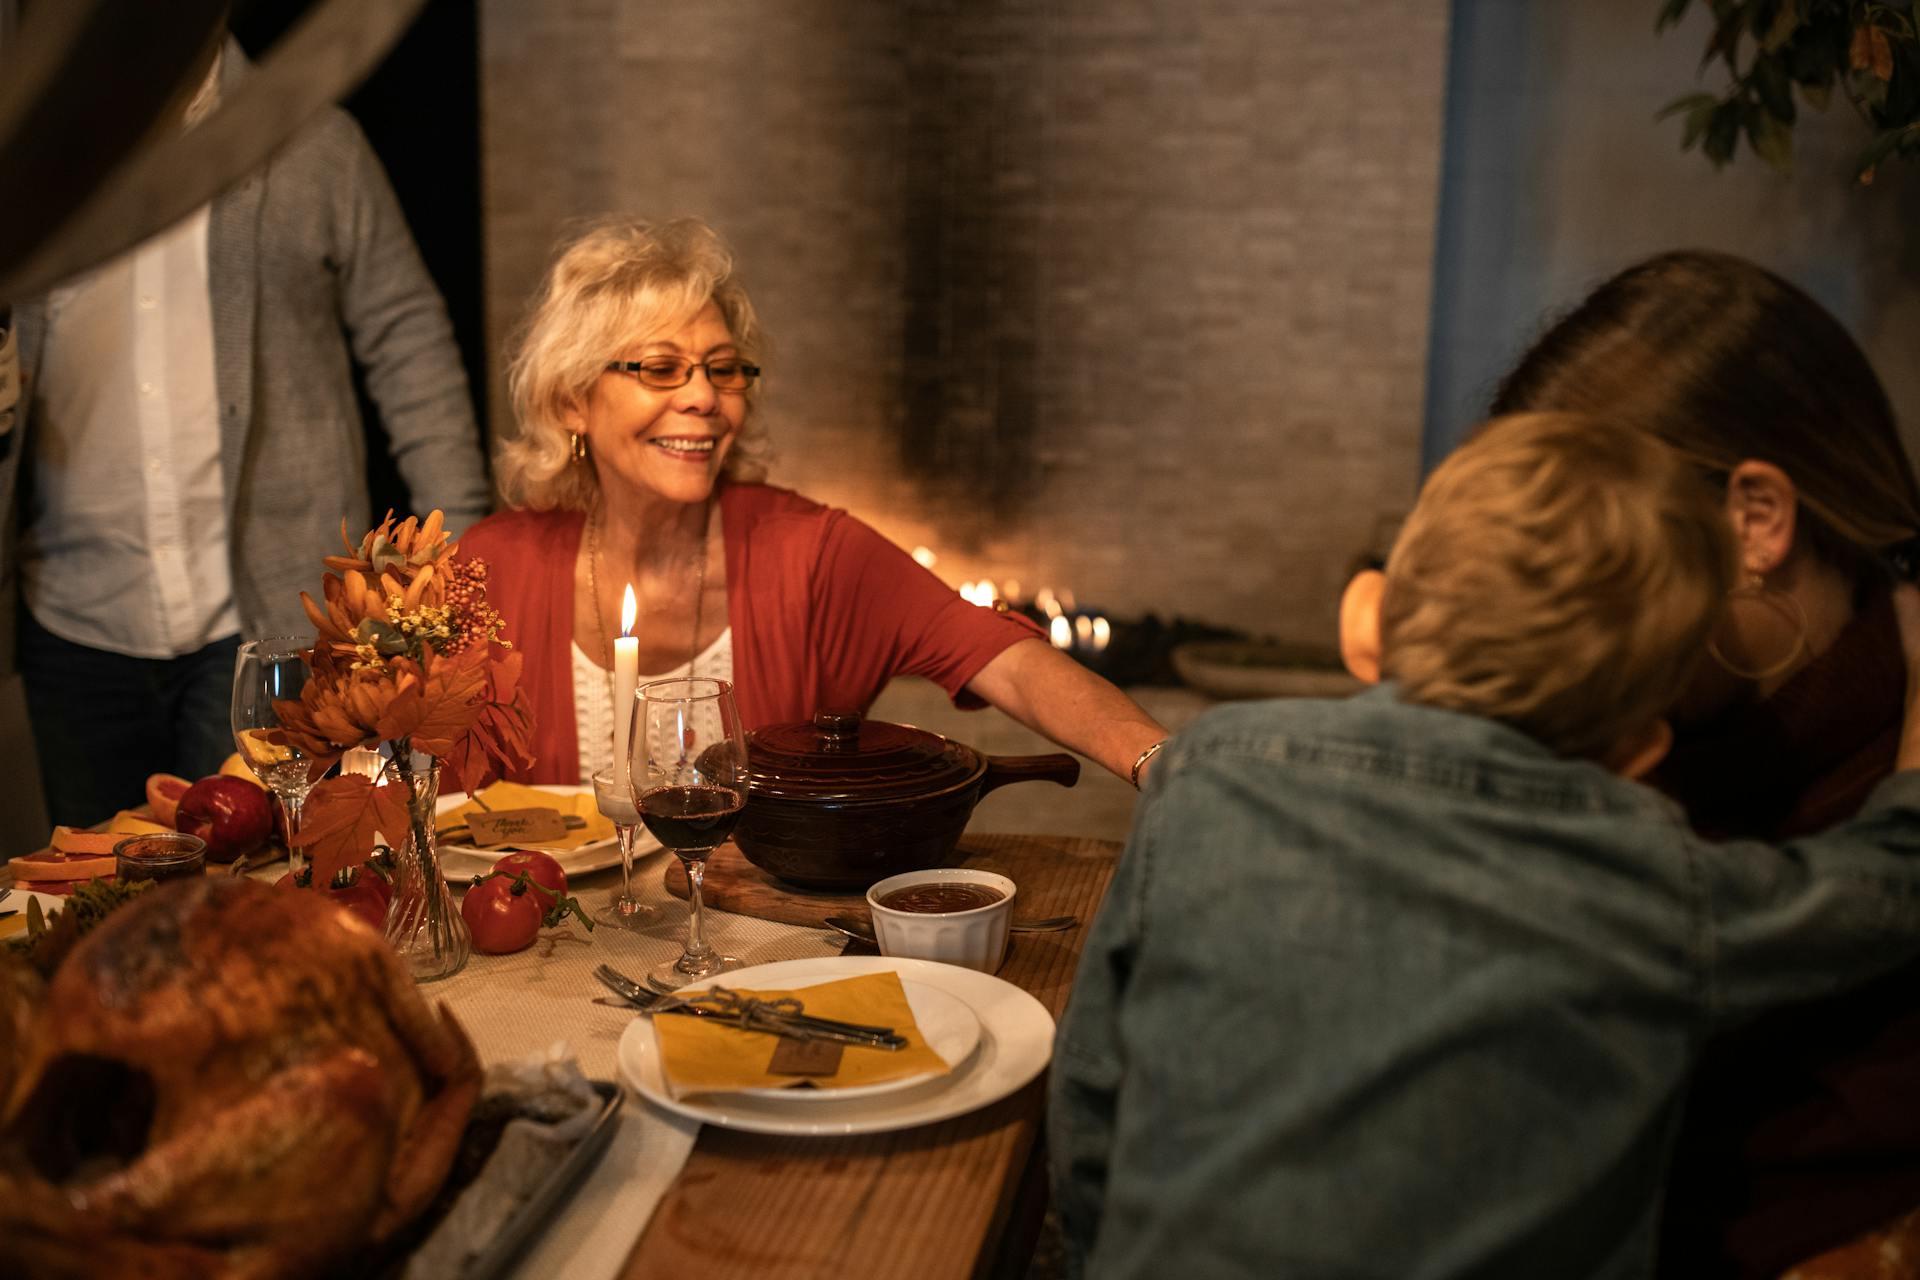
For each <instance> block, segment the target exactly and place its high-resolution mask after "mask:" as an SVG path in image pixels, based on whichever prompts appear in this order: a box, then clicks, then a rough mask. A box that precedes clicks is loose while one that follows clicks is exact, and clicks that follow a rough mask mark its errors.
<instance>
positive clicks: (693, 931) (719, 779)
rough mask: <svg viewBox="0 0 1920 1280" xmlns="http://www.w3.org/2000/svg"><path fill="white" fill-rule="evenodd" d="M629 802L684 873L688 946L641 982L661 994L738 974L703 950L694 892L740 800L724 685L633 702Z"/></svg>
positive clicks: (699, 681) (741, 758)
mask: <svg viewBox="0 0 1920 1280" xmlns="http://www.w3.org/2000/svg"><path fill="white" fill-rule="evenodd" d="M628 740H629V741H630V742H631V743H632V744H633V749H632V750H633V802H634V808H636V809H638V810H639V811H640V821H641V822H643V823H645V824H646V828H647V830H649V831H651V832H652V833H653V834H654V837H655V838H656V839H657V840H659V841H660V843H661V844H663V845H665V846H666V847H667V848H669V849H671V850H672V851H673V853H674V856H675V857H677V858H679V859H680V865H681V866H683V867H685V868H686V871H687V946H686V950H685V951H683V952H682V953H681V955H680V958H679V959H678V960H673V961H670V962H668V963H666V964H663V965H658V966H656V967H655V968H654V969H653V970H651V971H650V972H649V973H648V974H647V980H648V981H649V982H650V983H652V984H653V985H654V986H655V987H658V988H661V989H662V990H675V989H678V988H680V987H683V986H685V985H686V984H687V983H689V982H695V981H698V980H699V979H701V978H705V977H710V976H711V975H713V974H716V973H725V972H726V971H727V970H729V969H737V968H739V967H740V961H739V959H738V958H736V957H734V956H728V955H721V954H720V953H719V952H717V951H715V950H714V949H713V948H712V947H710V946H708V945H707V940H706V938H705V937H703V936H702V934H701V928H700V884H701V881H702V879H703V878H704V877H705V875H706V870H707V858H708V857H709V856H711V855H712V853H713V851H714V850H715V849H717V848H719V847H720V845H721V844H722V842H724V841H725V840H726V838H727V836H728V835H729V834H731V833H732V831H733V826H734V823H736V822H738V821H739V820H740V809H741V806H743V805H744V804H745V803H746V800H747V736H746V734H745V733H744V732H743V731H742V730H741V728H740V712H739V710H738V709H737V708H736V707H735V706H734V703H733V686H732V685H731V684H729V683H728V682H727V681H725V680H708V679H704V678H699V677H686V678H677V679H671V680H653V681H649V682H648V683H646V684H643V685H641V686H640V688H639V690H638V691H637V692H636V693H635V695H634V704H633V733H632V735H631V736H630V738H629V739H628Z"/></svg>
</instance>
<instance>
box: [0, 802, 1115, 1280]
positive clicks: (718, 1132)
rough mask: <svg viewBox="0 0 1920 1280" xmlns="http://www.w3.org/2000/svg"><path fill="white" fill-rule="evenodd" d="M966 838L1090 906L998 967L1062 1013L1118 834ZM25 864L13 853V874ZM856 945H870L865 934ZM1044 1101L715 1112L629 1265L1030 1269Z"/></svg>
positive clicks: (1039, 905)
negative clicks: (842, 1132)
mask: <svg viewBox="0 0 1920 1280" xmlns="http://www.w3.org/2000/svg"><path fill="white" fill-rule="evenodd" d="M960 851H961V853H962V854H963V855H964V856H965V859H966V862H967V864H968V865H981V864H985V865H989V866H1000V867H1007V866H1009V864H1017V866H1018V867H1019V871H1020V874H1019V876H1018V883H1019V900H1020V902H1021V908H1022V909H1021V914H1024V915H1072V916H1074V917H1076V918H1077V920H1078V924H1077V925H1076V926H1075V927H1073V928H1071V929H1067V930H1062V931H1059V932H1051V933H1020V934H1016V935H1014V939H1013V942H1012V944H1011V945H1010V946H1009V948H1008V952H1007V958H1006V961H1005V963H1004V964H1003V965H1002V967H1001V969H1000V971H999V973H998V975H997V976H998V977H1000V978H1001V979H1003V980H1004V981H1007V982H1010V983H1012V984H1014V985H1015V986H1018V987H1020V988H1022V989H1023V990H1025V991H1026V992H1028V993H1029V994H1031V995H1032V996H1034V997H1035V998H1036V999H1037V1000H1039V1002H1040V1003H1041V1004H1042V1005H1043V1006H1045V1008H1046V1009H1047V1011H1048V1012H1049V1013H1050V1014H1052V1015H1053V1016H1054V1017H1055V1018H1056V1019H1057V1018H1058V1017H1059V1016H1060V1014H1061V1012H1062V1011H1063V1010H1064V1009H1065V1008H1066V1003H1067V996H1068V993H1069V991H1070V990H1071V988H1072V985H1073V977H1074V972H1075V969H1076V967H1077V966H1078V964H1079V959H1080V952H1081V948H1082V946H1083V945H1084V943H1085V940H1086V936H1087V930H1088V928H1089V926H1090V925H1091V924H1092V922H1093V918H1094V916H1095V914H1096V913H1097V912H1098V911H1099V908H1100V903H1101V899H1102V898H1103V896H1104V895H1105V893H1106V889H1107V884H1108V882H1109V881H1110V880H1111V879H1112V877H1113V872H1114V868H1115V865H1116V862H1117V859H1118V857H1119V853H1120V846H1119V845H1118V844H1116V843H1114V842H1112V841H1108V840H1094V839H1086V838H1077V837H1070V836H1040V835H977V836H976V835H969V836H967V837H965V838H964V839H963V840H962V843H961V850H960ZM11 879H12V877H11V876H10V875H9V874H8V871H7V867H6V866H5V865H4V864H0V887H4V886H5V885H7V884H8V883H10V882H11ZM847 951H848V952H849V953H850V954H862V953H864V954H871V948H870V947H868V946H866V944H863V943H857V942H850V943H849V944H848V947H847ZM631 1105H646V1104H645V1103H642V1102H640V1101H638V1100H637V1099H636V1100H635V1101H634V1102H633V1103H632V1104H631ZM1045 1108H1046V1077H1045V1075H1044V1073H1043V1074H1042V1075H1041V1076H1040V1077H1039V1078H1037V1079H1035V1080H1034V1081H1032V1082H1031V1083H1029V1084H1027V1085H1025V1086H1024V1087H1022V1088H1021V1089H1019V1090H1017V1091H1016V1092H1015V1093H1013V1094H1012V1095H1010V1096H1008V1097H1006V1098H1003V1099H1001V1100H1000V1101H998V1102H996V1103H993V1104H991V1105H989V1106H987V1107H985V1108H983V1109H981V1110H979V1111H975V1112H973V1113H971V1114H968V1115H963V1116H958V1117H955V1118H953V1119H950V1120H946V1121H942V1122H939V1123H935V1124H930V1125H924V1126H920V1127H917V1128H911V1129H903V1130H897V1131H894V1132H890V1133H879V1134H868V1135H861V1136H853V1137H839V1136H834V1137H818V1136H772V1135H763V1134H755V1133H746V1132H741V1131H738V1130H730V1129H723V1128H718V1127H714V1126H711V1125H709V1126H706V1127H704V1128H702V1129H701V1131H700V1134H699V1137H698V1139H697V1140H696V1142H695V1145H694V1148H693V1151H692V1153H691V1155H690V1156H689V1158H688V1159H687V1162H686V1164H685V1166H684V1167H683V1168H682V1169H681V1171H680V1174H679V1176H678V1178H677V1179H676V1180H675V1181H674V1182H673V1184H672V1186H671V1187H670V1189H669V1190H668V1192H667V1194H666V1196H665V1197H664V1198H663V1199H662V1200H661V1202H660V1204H659V1206H658V1208H657V1209H656V1210H655V1211H654V1213H653V1216H652V1218H651V1219H650V1221H649V1222H648V1224H647V1227H646V1229H645V1231H644V1232H642V1234H641V1235H640V1237H639V1240H638V1241H637V1242H636V1244H635V1245H634V1248H633V1250H632V1252H631V1254H630V1255H629V1256H628V1258H627V1260H626V1262H625V1265H624V1267H623V1268H622V1269H621V1271H620V1273H619V1274H620V1275H621V1276H622V1277H623V1278H624V1280H643V1278H645V1277H663V1278H666V1277H670V1278H671V1280H684V1278H685V1277H686V1276H689V1275H697V1276H701V1277H703V1278H708V1280H727V1278H729V1277H742V1278H745V1277H752V1278H753V1280H782V1278H785V1277H795V1278H797V1277H823V1278H824V1277H835V1278H836V1280H837V1278H838V1277H844V1276H862V1277H868V1276H872V1277H891V1276H899V1277H915V1278H916V1280H918V1278H929V1280H937V1278H939V1277H956V1278H957V1277H976V1276H979V1277H987V1276H1020V1275H1024V1274H1025V1271H1026V1267H1027V1263H1028V1260H1029V1258H1030V1256H1031V1254H1032V1251H1033V1246H1034V1242H1035V1240H1036V1238H1037V1237H1038V1234H1039V1230H1040V1224H1041V1222H1042V1220H1043V1218H1044V1215H1045V1210H1046V1204H1047V1179H1046V1156H1045V1142H1044V1121H1045Z"/></svg>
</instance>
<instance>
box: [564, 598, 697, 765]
mask: <svg viewBox="0 0 1920 1280" xmlns="http://www.w3.org/2000/svg"><path fill="white" fill-rule="evenodd" d="M684 675H696V676H709V677H711V678H713V679H715V680H731V679H733V628H732V627H728V628H726V629H725V630H723V631H722V632H721V633H720V634H719V635H718V636H716V637H715V638H714V641H713V643H712V644H710V645H708V646H707V647H706V649H705V650H703V651H702V652H701V654H700V656H699V657H697V658H695V659H694V660H693V666H692V669H691V670H688V669H687V668H686V667H684V666H681V667H675V668H674V669H673V670H671V671H662V672H659V673H658V674H656V675H650V676H649V675H643V676H641V677H640V681H639V682H640V683H641V684H645V683H646V682H647V681H649V680H664V679H666V678H667V677H668V676H684ZM573 721H574V730H575V732H576V733H578V734H579V736H580V782H581V784H582V785H583V786H592V785H593V775H594V774H595V773H598V772H599V771H600V770H602V769H605V768H609V767H611V766H612V764H613V673H612V672H610V671H608V670H607V669H606V668H605V667H602V666H599V665H597V664H596V663H595V662H594V660H593V659H592V658H589V657H588V656H587V652H586V650H584V649H582V648H581V647H580V646H579V644H578V643H576V644H575V645H574V646H573Z"/></svg>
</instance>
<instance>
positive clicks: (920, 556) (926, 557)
mask: <svg viewBox="0 0 1920 1280" xmlns="http://www.w3.org/2000/svg"><path fill="white" fill-rule="evenodd" d="M913 560H914V563H915V564H917V565H919V566H920V567H921V568H922V569H931V568H933V566H934V565H936V564H938V563H940V557H939V556H936V555H935V554H933V552H932V551H931V550H929V549H928V548H926V547H915V548H914V549H913Z"/></svg>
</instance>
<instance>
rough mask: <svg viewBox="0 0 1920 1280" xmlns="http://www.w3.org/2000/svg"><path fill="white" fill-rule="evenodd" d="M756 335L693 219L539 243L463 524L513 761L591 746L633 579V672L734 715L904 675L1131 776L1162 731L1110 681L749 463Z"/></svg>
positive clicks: (715, 245) (590, 766) (721, 255)
mask: <svg viewBox="0 0 1920 1280" xmlns="http://www.w3.org/2000/svg"><path fill="white" fill-rule="evenodd" d="M760 350H761V335H760V327H759V323H758V321H757V320H756V318H755V316H754V310H753V304H752V303H751V302H750V301H749V300H748V298H747V295H746V291H745V290H744V289H742V288H741V286H740V283H739V281H738V280H737V279H736V278H735V277H734V274H733V262H732V256H731V254H730V253H729V251H728V249H727V247H726V245H725V244H724V243H723V242H722V241H721V239H720V237H719V236H718V235H717V234H716V233H715V232H714V231H713V230H712V229H711V228H709V227H707V226H706V225H705V224H704V223H701V222H698V221H696V220H692V219H683V220H677V221H670V222H644V221H631V220H614V221H608V222H604V223H601V224H599V225H597V226H595V227H593V228H592V229H590V230H588V231H586V232H585V233H584V234H582V235H580V236H578V237H577V238H575V239H574V240H572V241H571V242H570V243H568V244H567V245H566V246H564V247H563V248H562V250H561V251H560V253H559V256H558V257H557V258H556V260H555V261H554V263H553V266H552V268H551V270H550V271H549V272H548V274H547V278H546V281H545V284H544V285H543V287H542V291H541V293H540V296H539V298H538V300H537V302H536V305H535V307H534V310H533V314H532V317H531V319H530V320H529V322H528V324H527V328H526V331H525V335H524V337H523V339H522V342H521V346H520V350H519V352H518V354H517V355H516V357H515V359H514V364H513V369H512V373H511V379H510V385H511V390H512V395H513V401H514V407H515V410H516V412H517V414H518V417H519V421H520V432H519V435H518V436H517V437H516V438H515V439H514V440H512V441H510V442H508V443H507V444H506V445H505V446H504V447H503V448H502V449H501V452H500V458H499V466H498V473H499V481H500V485H501V489H502V491H503V493H504V495H505V496H506V499H507V501H508V503H509V504H510V506H511V508H512V509H510V510H507V511H503V512H500V513H498V514H496V515H494V516H491V517H489V518H488V519H486V520H483V521H481V522H480V523H479V524H477V525H475V526H474V527H473V528H472V529H470V530H468V532H467V534H466V536H465V537H464V538H463V539H462V540H461V549H462V554H463V555H467V556H473V557H478V558H481V559H484V560H486V561H487V562H488V563H489V565H490V567H491V570H490V583H489V592H490V595H491V598H492V601H493V603H494V604H495V606H496V607H497V608H498V609H499V610H500V612H501V614H502V616H503V617H504V618H505V619H506V634H507V637H508V638H509V639H510V640H512V641H513V643H514V645H515V647H516V648H517V649H519V650H520V651H521V652H522V653H524V654H525V662H526V665H525V668H524V670H523V674H522V684H523V687H524V688H525V689H526V691H527V693H528V696H529V699H530V700H531V702H532V705H533V708H534V714H535V733H534V742H533V746H534V752H535V755H536V757H537V763H536V764H535V766H534V769H533V771H532V773H531V774H530V775H529V776H528V777H526V778H524V779H522V780H523V781H530V782H552V783H572V782H580V781H584V780H586V779H587V778H589V777H590V775H591V773H592V772H593V771H594V770H595V769H596V768H600V767H604V766H605V765H606V764H607V763H609V762H610V759H611V734H610V726H611V723H612V719H611V717H612V712H613V708H612V675H611V669H612V666H613V654H612V637H613V636H614V634H615V627H616V626H617V625H618V622H619V619H620V611H621V604H622V594H623V590H624V587H625V586H626V584H627V583H629V582H631V583H632V584H633V585H634V589H635V592H636V594H637V595H638V597H639V600H640V606H641V607H640V617H639V623H638V626H637V629H636V632H635V634H636V635H637V636H638V637H639V650H640V657H639V664H640V670H641V672H642V673H648V674H643V675H642V677H641V678H642V680H645V679H648V678H655V677H658V676H669V675H684V674H689V673H691V674H697V675H701V676H717V677H720V678H722V679H727V680H731V681H732V682H733V684H734V688H735V696H736V699H737V701H738V704H739V708H740V714H741V719H742V720H743V721H744V722H745V724H746V727H747V728H748V729H753V728H755V727H757V726H760V725H765V724H776V723H786V722H792V721H800V720H806V719H808V718H810V717H811V716H812V715H813V714H814V713H815V712H816V711H820V710H827V709H857V710H860V711H865V710H866V708H867V707H868V706H869V705H871V704H872V702H873V700H874V699H875V698H876V697H878V696H879V694H880V691H881V690H882V689H883V688H884V687H885V686H886V683H887V681H888V680H890V679H891V678H892V677H894V676H896V675H908V674H910V675H920V676H925V677H926V678H928V679H930V680H932V681H934V682H935V683H937V684H939V685H941V686H942V687H943V688H944V689H945V690H946V691H947V692H948V694H949V695H950V696H952V697H953V698H954V700H955V701H956V703H959V704H960V705H963V706H964V705H975V706H977V705H979V704H980V703H982V702H985V703H990V704H992V705H993V706H996V707H999V708H1000V709H1001V710H1002V711H1005V712H1006V713H1008V714H1009V715H1011V716H1013V717H1014V718H1015V719H1016V720H1019V721H1020V722H1021V723H1023V724H1025V725H1027V726H1029V727H1031V728H1033V729H1035V730H1037V731H1038V732H1040V733H1042V734H1044V735H1046V736H1047V737H1048V738H1051V739H1052V740H1053V741H1055V742H1057V743H1059V744H1060V745H1061V746H1064V747H1067V748H1070V749H1072V750H1074V751H1078V752H1080V753H1082V754H1084V755H1086V756H1088V757H1090V758H1091V759H1093V760H1095V761H1098V762H1099V763H1100V764H1102V765H1104V766H1105V767H1107V768H1108V769H1110V770H1112V771H1113V772H1114V773H1116V774H1118V775H1119V776H1121V777H1123V778H1129V779H1130V780H1132V781H1133V782H1135V784H1136V785H1137V784H1138V782H1139V781H1140V779H1141V777H1142V776H1143V774H1144V771H1145V769H1146V767H1147V765H1148V762H1149V761H1150V760H1151V759H1152V756H1153V753H1154V751H1155V750H1156V748H1157V747H1158V744H1159V743H1160V742H1161V741H1162V740H1163V739H1164V738H1165V737H1166V732H1165V730H1164V729H1162V728H1161V727H1160V725H1159V724H1158V723H1156V722H1155V721H1154V720H1153V718H1152V717H1151V716H1149V715H1148V714H1147V713H1146V712H1145V711H1143V710H1142V709H1141V708H1140V707H1139V706H1138V705H1136V704H1135V703H1134V702H1133V701H1132V700H1131V699H1130V698H1128V697H1127V696H1126V695H1125V694H1123V693H1122V692H1120V690H1118V689H1116V688H1115V687H1114V686H1113V685H1111V684H1109V683H1108V682H1107V681H1105V680H1102V679H1101V678H1099V677H1098V676H1096V675H1094V674H1092V673H1091V672H1089V671H1087V670H1086V669H1084V668H1083V667H1081V666H1079V665H1078V664H1077V663H1075V662H1073V661H1072V660H1071V659H1070V658H1068V657H1066V656H1065V655H1064V654H1061V653H1059V652H1058V651H1057V650H1055V649H1054V648H1053V646H1052V645H1050V644H1049V643H1047V642H1046V640H1045V639H1044V638H1043V637H1042V636H1041V634H1040V632H1039V630H1038V628H1035V627H1034V626H1032V625H1031V624H1030V623H1028V622H1027V621H1026V620H1025V619H1022V618H1019V617H1016V616H1012V615H1008V614H1003V613H999V612H996V611H994V610H992V609H984V608H980V607H979V606H976V605H973V604H970V603H968V602H966V601H964V600H962V599H961V598H960V597H959V596H958V595H957V594H955V593H954V591H953V590H952V589H951V588H949V587H947V586H946V585H945V584H943V583H942V582H940V580H939V579H937V578H935V577H934V576H933V575H932V574H930V573H928V572H927V571H926V570H925V569H923V568H921V567H920V566H919V565H918V564H916V563H914V561H913V559H912V558H911V557H910V556H908V555H906V554H905V553H904V552H902V551H901V550H900V549H899V548H898V547H895V546H894V545H893V544H892V543H890V542H888V541H887V540H886V539H885V538H883V537H881V536H880V535H879V534H878V533H876V532H874V530H873V529H871V528H870V527H868V526H867V525H866V524H863V523H862V522H861V521H859V520H857V519H855V518H854V517H853V516H851V515H848V514H847V513H846V512H844V511H840V510H837V509H834V508H831V507H826V506H822V505H820V504H819V503H816V502H812V501H810V500H808V499H807V498H804V497H801V496H800V495H799V494H796V493H793V492H791V491H789V490H786V489H780V488H775V487H772V486H770V485H766V484H764V483H760V482H759V472H760V468H759V467H758V466H757V465H756V463H755V460H754V453H755V450H754V445H755V443H756V435H757V433H756V431H755V429H754V428H755V424H754V422H753V409H754V397H755V388H756V383H757V380H758V378H759V374H760V369H759V364H758V361H759V358H760Z"/></svg>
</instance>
